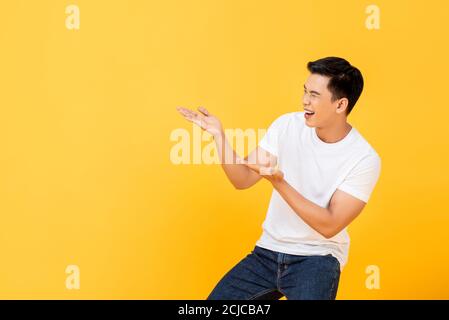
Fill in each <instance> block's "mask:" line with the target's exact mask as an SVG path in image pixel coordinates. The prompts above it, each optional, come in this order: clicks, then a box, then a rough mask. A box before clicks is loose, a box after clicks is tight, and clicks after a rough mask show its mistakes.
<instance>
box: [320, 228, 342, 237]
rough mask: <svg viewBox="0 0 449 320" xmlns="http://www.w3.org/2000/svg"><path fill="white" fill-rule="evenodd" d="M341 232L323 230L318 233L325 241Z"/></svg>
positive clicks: (333, 229) (330, 229)
mask: <svg viewBox="0 0 449 320" xmlns="http://www.w3.org/2000/svg"><path fill="white" fill-rule="evenodd" d="M340 231H341V230H337V229H335V228H330V227H329V228H323V229H322V230H320V231H318V232H319V233H320V234H321V235H322V236H323V237H325V238H326V239H331V238H333V237H335V236H336V235H337V234H338V233H340Z"/></svg>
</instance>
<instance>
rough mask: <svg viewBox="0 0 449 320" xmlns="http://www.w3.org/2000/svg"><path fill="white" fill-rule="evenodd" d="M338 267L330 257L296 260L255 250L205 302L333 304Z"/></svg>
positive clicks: (315, 256)
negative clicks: (300, 301) (291, 301)
mask: <svg viewBox="0 0 449 320" xmlns="http://www.w3.org/2000/svg"><path fill="white" fill-rule="evenodd" d="M339 280H340V263H339V262H338V260H337V259H336V258H335V257H334V256H332V255H330V254H329V255H325V256H317V255H314V256H299V255H292V254H287V253H281V252H276V251H272V250H268V249H265V248H261V247H258V246H255V248H254V250H253V251H252V252H251V253H250V254H248V255H247V256H246V257H245V258H243V259H242V260H241V261H240V262H239V263H238V264H237V265H236V266H234V267H233V268H232V269H231V270H230V271H229V272H228V273H227V274H225V275H224V277H223V278H222V279H221V280H220V281H219V282H218V284H217V285H216V287H215V288H214V289H213V290H212V292H211V293H210V295H209V297H208V298H207V300H278V299H280V298H282V297H283V296H285V297H286V298H287V299H289V300H335V297H336V296H337V290H338V283H339Z"/></svg>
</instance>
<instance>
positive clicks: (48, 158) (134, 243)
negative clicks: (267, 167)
mask: <svg viewBox="0 0 449 320" xmlns="http://www.w3.org/2000/svg"><path fill="white" fill-rule="evenodd" d="M373 3H374V4H376V5H377V6H379V8H380V27H381V28H380V30H368V29H367V28H366V27H365V19H366V17H367V14H366V13H365V8H366V7H367V6H368V5H370V4H372V3H371V2H367V1H315V0H314V1H299V0H298V1H293V0H292V1H274V0H272V1H268V0H266V1H265V0H264V1H261V0H258V1H253V0H251V1H250V0H243V1H237V0H221V1H218V0H202V1H200V0H189V1H181V0H178V1H172V0H164V1H143V0H141V1H137V0H132V1H124V0H123V1H118V0H117V1H100V0H95V1H92V0H89V1H88V0H76V1H75V0H74V1H62V0H60V1H58V0H53V1H51V0H42V1H28V0H26V1H25V0H23V1H18V0H15V1H12V0H11V1H2V2H1V4H0V41H1V51H0V108H1V109H0V110H1V116H0V147H1V157H0V212H1V222H0V256H1V263H0V298H3V299H15V298H23V299H31V298H38V299H47V298H55V299H72V298H81V299H91V298H95V299H97V298H100V299H118V298H123V299H204V298H206V297H207V295H208V294H209V292H210V291H211V290H212V289H213V287H214V286H215V284H216V283H217V282H218V280H220V278H221V277H222V276H223V275H224V273H225V272H227V271H228V270H229V269H230V268H231V267H232V266H234V265H235V264H236V263H237V262H238V261H240V259H242V258H243V257H245V256H246V255H247V254H248V253H249V252H250V251H251V250H252V249H253V247H254V245H255V242H256V240H257V239H258V238H259V236H260V233H261V224H262V222H263V220H264V217H265V212H266V209H267V205H268V202H269V197H270V194H271V188H270V185H269V183H268V182H267V181H261V182H260V183H258V184H257V185H256V186H254V187H253V188H251V189H248V190H244V191H238V190H235V189H233V187H232V186H231V184H230V183H229V182H228V181H227V179H226V177H225V175H224V173H223V172H222V170H221V167H220V166H219V165H179V166H176V165H173V164H172V163H171V162H170V158H169V154H170V149H171V148H172V147H173V145H174V142H171V141H170V140H169V136H170V133H171V132H172V130H175V129H176V128H185V129H187V130H190V131H191V130H192V127H191V125H190V123H188V122H187V121H185V120H184V119H183V118H182V117H181V116H180V115H179V114H178V113H177V112H176V110H175V107H176V106H179V105H182V106H185V107H189V108H196V107H198V106H200V105H201V106H205V107H206V108H208V109H209V110H210V111H211V112H212V113H214V114H216V115H217V116H219V117H220V119H221V120H222V122H223V125H224V126H225V127H226V128H243V129H246V128H266V127H268V125H269V124H270V123H271V122H272V121H273V120H274V119H275V118H276V117H277V116H279V115H281V114H283V113H286V112H291V111H296V110H302V105H301V97H302V85H303V83H304V81H305V79H306V77H307V75H308V72H307V70H306V63H307V62H308V61H310V60H315V59H318V58H321V57H324V56H329V55H334V56H342V57H344V58H346V59H348V60H349V61H350V62H351V63H352V64H354V65H355V66H357V67H359V68H360V69H361V71H362V73H363V74H364V77H365V90H364V92H363V94H362V97H361V98H360V100H359V102H358V104H357V105H356V107H355V109H354V110H353V112H352V114H351V115H350V117H349V120H348V121H349V122H350V123H351V124H352V125H353V126H355V127H356V128H357V129H358V130H359V131H360V132H361V133H362V135H363V136H364V137H365V138H366V139H367V140H368V141H369V142H370V143H371V145H372V146H373V147H374V148H375V149H376V151H377V152H378V153H379V155H380V156H381V158H382V161H383V162H382V165H383V167H382V173H381V177H380V179H379V182H378V185H377V187H376V189H375V191H374V192H373V194H372V198H371V200H370V202H369V203H368V205H367V206H366V208H365V209H364V211H363V212H362V214H361V215H360V217H359V218H357V219H356V220H355V221H354V222H353V224H352V225H351V226H350V227H349V233H350V236H351V240H352V243H351V248H350V256H349V263H348V265H347V266H346V267H345V269H344V270H343V273H342V276H341V282H340V288H339V292H338V296H337V298H338V299H405V298H411V299H421V298H422V299H430V298H436V299H442V298H446V299H447V298H449V273H448V270H449V249H448V244H449V232H448V228H449V214H448V213H449V210H448V208H447V199H448V190H449V188H448V187H449V173H448V169H447V168H448V163H449V151H448V150H449V142H448V141H449V140H448V137H449V135H448V133H449V126H448V124H447V121H448V120H447V117H448V116H449V105H448V98H447V92H448V80H447V79H448V74H449V68H448V60H447V57H448V56H449V50H448V45H447V34H448V31H449V25H448V24H449V23H448V16H449V4H448V2H447V1H443V0H441V1H435V0H429V1H386V0H382V1H381V0H379V1H375V2H373ZM69 4H76V5H78V6H79V8H80V10H81V29H80V30H79V31H74V30H72V31H71V30H68V29H67V28H66V26H65V19H66V17H67V15H66V14H65V8H66V6H67V5H69ZM71 264H74V265H78V266H79V267H80V271H81V278H80V279H81V289H80V290H68V289H66V287H65V281H66V277H67V275H66V273H65V268H66V266H67V265H71ZM368 265H377V266H379V268H380V285H381V287H380V289H379V290H368V289H367V288H366V287H365V280H366V278H367V276H368V275H367V274H366V273H365V268H366V267H367V266H368Z"/></svg>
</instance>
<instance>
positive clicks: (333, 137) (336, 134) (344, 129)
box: [315, 119, 352, 143]
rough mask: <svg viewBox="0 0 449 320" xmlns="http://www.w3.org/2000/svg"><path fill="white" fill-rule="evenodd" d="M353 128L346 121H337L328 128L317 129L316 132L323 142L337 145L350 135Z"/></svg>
mask: <svg viewBox="0 0 449 320" xmlns="http://www.w3.org/2000/svg"><path fill="white" fill-rule="evenodd" d="M351 129H352V126H351V125H350V124H349V123H347V122H346V119H345V120H344V121H337V122H335V123H333V124H332V125H330V126H328V127H321V128H319V127H316V128H315V131H316V134H317V136H318V138H320V139H321V140H322V141H323V142H326V143H336V142H338V141H340V140H343V139H344V138H345V137H346V136H347V135H348V133H349V132H350V131H351Z"/></svg>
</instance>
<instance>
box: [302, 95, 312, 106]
mask: <svg viewBox="0 0 449 320" xmlns="http://www.w3.org/2000/svg"><path fill="white" fill-rule="evenodd" d="M302 104H303V105H305V106H308V105H309V104H310V98H309V95H308V94H306V93H304V94H303V96H302Z"/></svg>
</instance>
